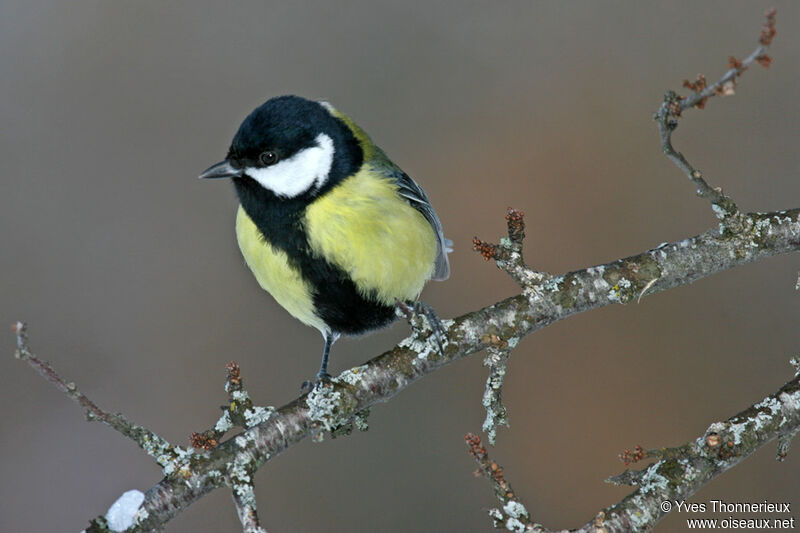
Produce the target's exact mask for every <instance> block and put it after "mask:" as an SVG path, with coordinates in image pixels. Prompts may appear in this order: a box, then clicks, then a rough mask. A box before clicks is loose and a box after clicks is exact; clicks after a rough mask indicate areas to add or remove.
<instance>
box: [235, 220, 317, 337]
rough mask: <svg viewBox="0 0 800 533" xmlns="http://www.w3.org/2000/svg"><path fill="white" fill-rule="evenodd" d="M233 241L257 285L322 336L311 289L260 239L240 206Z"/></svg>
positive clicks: (280, 253) (281, 254) (284, 257)
mask: <svg viewBox="0 0 800 533" xmlns="http://www.w3.org/2000/svg"><path fill="white" fill-rule="evenodd" d="M236 239H237V241H238V242H239V249H240V250H241V251H242V255H243V256H244V260H245V261H246V262H247V266H249V267H250V270H252V271H253V275H254V276H255V277H256V280H258V283H259V285H261V287H262V288H264V289H265V290H266V291H267V292H269V293H270V294H271V295H272V297H273V298H275V300H276V301H277V302H278V303H279V304H280V305H282V306H283V307H284V308H285V309H286V310H287V311H289V313H291V315H292V316H294V317H295V318H297V319H298V320H300V321H301V322H303V323H304V324H307V325H309V326H313V327H315V328H317V329H318V330H320V331H322V332H323V333H324V332H325V330H326V329H327V328H326V327H325V323H324V322H323V321H322V320H321V319H320V318H319V317H318V316H317V315H316V314H315V313H314V305H313V299H312V291H311V288H310V287H309V286H308V284H307V283H306V282H305V281H304V280H303V278H302V277H301V276H300V272H299V271H297V270H295V269H294V268H292V267H291V265H290V264H289V258H288V257H287V255H286V253H285V252H283V251H282V250H279V249H277V248H275V247H273V246H272V245H270V244H269V243H268V242H266V241H265V240H264V237H263V236H262V235H261V232H260V231H259V230H258V227H257V226H256V225H255V223H254V222H253V221H252V220H251V219H250V217H249V216H248V215H247V213H245V211H244V209H243V208H242V207H241V206H239V211H237V213H236Z"/></svg>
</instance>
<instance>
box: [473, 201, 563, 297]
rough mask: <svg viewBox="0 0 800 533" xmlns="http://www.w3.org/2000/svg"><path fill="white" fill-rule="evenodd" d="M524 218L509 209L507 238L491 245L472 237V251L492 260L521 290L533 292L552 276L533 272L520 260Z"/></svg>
mask: <svg viewBox="0 0 800 533" xmlns="http://www.w3.org/2000/svg"><path fill="white" fill-rule="evenodd" d="M524 217H525V215H524V213H522V211H517V210H516V209H514V208H513V207H509V208H508V212H507V213H506V224H507V226H508V238H505V237H504V238H502V239H500V244H491V243H488V242H484V241H482V240H480V239H479V238H478V237H473V239H472V249H473V250H475V251H476V252H478V253H479V254H481V255H482V256H483V258H484V259H486V260H487V261H489V260H490V259H494V260H495V261H496V263H497V267H498V268H499V269H500V270H503V271H505V272H507V273H508V275H510V276H511V277H512V278H513V279H514V281H516V282H517V283H518V284H519V285H520V286H521V287H522V288H523V289H526V290H535V288H536V287H538V286H539V285H540V284H541V283H543V282H544V281H545V280H547V279H549V278H550V277H552V276H551V275H550V274H548V273H546V272H538V271H536V270H533V269H532V268H530V267H529V266H528V265H526V264H525V261H524V260H523V258H522V241H523V240H524V239H525V218H524Z"/></svg>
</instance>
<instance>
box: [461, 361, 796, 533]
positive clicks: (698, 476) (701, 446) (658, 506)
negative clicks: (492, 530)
mask: <svg viewBox="0 0 800 533" xmlns="http://www.w3.org/2000/svg"><path fill="white" fill-rule="evenodd" d="M799 430H800V375H795V377H794V379H792V380H791V381H789V382H788V383H786V384H785V385H784V386H783V387H781V388H780V389H778V391H776V392H775V393H774V394H771V395H770V396H767V397H766V398H764V399H763V400H762V401H760V402H758V403H755V404H753V405H751V406H750V407H748V408H747V409H745V410H744V411H742V412H740V413H738V414H736V415H734V416H732V417H731V418H729V419H728V420H726V421H724V422H714V423H713V424H711V425H710V426H709V427H708V429H707V430H706V432H705V433H704V434H703V435H701V436H699V437H698V438H697V439H695V440H692V441H690V442H687V443H686V444H684V445H682V446H678V447H675V448H665V449H662V450H648V451H645V450H643V449H642V448H641V447H637V448H636V449H635V450H634V453H633V454H631V453H630V451H628V453H626V454H623V460H626V461H629V462H636V461H639V460H642V459H643V458H645V457H653V456H656V457H660V460H659V461H657V462H655V463H653V464H651V465H649V466H648V467H647V468H645V469H644V470H641V471H629V470H626V471H625V472H624V473H623V474H621V475H619V476H615V477H614V478H611V479H610V481H611V482H613V483H616V484H623V483H624V484H628V485H634V486H638V489H637V490H636V491H634V492H633V493H631V494H630V495H628V496H627V497H626V498H625V499H624V500H622V501H621V502H619V503H618V504H616V505H613V506H611V507H609V508H607V509H603V510H602V511H601V512H600V513H598V514H597V515H596V516H595V517H594V518H592V519H591V520H590V521H589V522H587V523H586V524H584V525H583V526H582V527H580V528H578V529H575V530H572V531H574V532H580V533H600V532H603V533H613V532H616V531H649V530H651V529H652V528H653V527H654V526H655V525H656V523H658V521H659V520H661V519H662V518H663V517H664V515H665V514H666V512H665V511H664V506H663V505H662V504H663V502H664V501H668V502H673V503H674V502H677V501H683V500H686V499H688V498H689V497H691V496H692V494H694V493H695V492H697V490H698V489H700V487H702V486H703V485H705V484H706V483H708V482H709V481H711V480H712V479H714V478H715V477H717V476H718V475H720V474H722V473H723V472H725V471H727V470H729V469H731V468H733V467H734V466H736V465H737V464H739V463H740V462H741V461H742V460H743V459H745V458H746V457H747V456H749V455H751V454H752V453H753V452H755V451H756V450H758V449H759V448H760V447H761V446H763V445H765V444H767V443H768V442H770V441H772V440H773V439H778V443H779V444H778V448H779V452H778V454H779V459H780V458H781V455H780V454H781V452H782V451H785V450H784V449H783V447H784V446H786V444H785V441H787V439H791V437H793V436H794V435H796V434H797V432H798V431H799ZM787 442H788V441H787ZM467 443H468V445H469V446H470V453H471V454H472V455H473V457H475V459H476V460H477V461H478V464H479V466H480V469H481V472H483V474H484V475H485V476H486V477H487V478H488V479H489V480H490V481H491V483H492V488H493V490H494V493H495V496H497V498H498V499H499V500H500V501H501V502H502V503H503V504H504V505H503V510H502V511H501V510H499V509H492V510H490V511H489V516H490V517H491V518H492V520H493V521H494V523H495V526H496V527H500V528H504V529H508V530H511V531H520V532H521V531H536V532H541V533H547V532H551V531H553V530H550V529H547V528H545V527H543V526H541V525H539V524H536V523H534V522H533V521H532V520H531V518H530V515H529V514H528V513H527V511H525V506H524V505H523V504H522V503H521V502H520V501H519V500H517V499H516V496H515V495H514V492H513V491H512V490H511V487H510V485H508V481H507V480H506V479H505V476H504V472H503V469H502V467H500V466H499V465H497V463H495V462H494V461H491V460H490V459H489V458H488V454H487V453H486V450H485V448H483V446H481V445H480V439H478V438H477V437H475V436H473V435H467ZM509 506H510V507H509ZM507 507H508V509H507ZM520 510H521V511H524V512H521V511H520ZM510 511H513V512H510ZM559 531H560V530H559Z"/></svg>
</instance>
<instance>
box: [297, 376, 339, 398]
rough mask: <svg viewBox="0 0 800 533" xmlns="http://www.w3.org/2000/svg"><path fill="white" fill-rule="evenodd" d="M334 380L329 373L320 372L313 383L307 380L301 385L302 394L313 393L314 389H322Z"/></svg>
mask: <svg viewBox="0 0 800 533" xmlns="http://www.w3.org/2000/svg"><path fill="white" fill-rule="evenodd" d="M332 380H333V377H332V376H331V375H330V374H328V373H327V372H320V373H319V374H317V377H316V378H315V379H314V381H313V383H312V382H311V380H308V379H307V380H305V381H304V382H303V383H301V384H300V392H303V393H305V392H311V391H312V390H314V389H320V388H322V387H324V386H325V385H326V384H327V383H330V382H331V381H332Z"/></svg>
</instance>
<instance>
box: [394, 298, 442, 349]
mask: <svg viewBox="0 0 800 533" xmlns="http://www.w3.org/2000/svg"><path fill="white" fill-rule="evenodd" d="M397 308H398V309H399V310H400V312H401V313H403V315H405V317H406V320H408V323H409V324H410V325H411V329H413V330H414V331H415V333H418V332H419V330H421V329H422V328H421V327H420V325H418V324H417V323H416V321H414V318H415V317H416V316H419V315H422V316H424V317H425V318H426V319H427V320H428V325H429V326H430V328H431V331H432V332H433V336H434V338H435V339H436V344H437V346H438V347H439V353H441V354H444V340H445V339H446V335H445V333H444V325H443V324H442V321H441V319H439V315H437V314H436V311H434V310H433V307H431V306H430V305H428V304H426V303H425V302H420V301H419V300H417V301H413V302H401V301H399V300H398V301H397Z"/></svg>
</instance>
